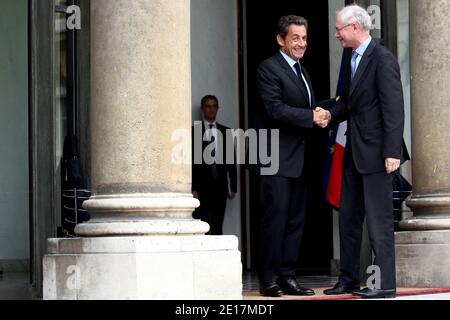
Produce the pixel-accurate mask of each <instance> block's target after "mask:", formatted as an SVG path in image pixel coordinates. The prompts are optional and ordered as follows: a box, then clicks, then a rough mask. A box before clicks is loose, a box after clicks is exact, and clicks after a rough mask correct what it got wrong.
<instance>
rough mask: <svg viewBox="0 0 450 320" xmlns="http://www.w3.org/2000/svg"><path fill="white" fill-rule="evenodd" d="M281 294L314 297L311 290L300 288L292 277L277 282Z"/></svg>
mask: <svg viewBox="0 0 450 320" xmlns="http://www.w3.org/2000/svg"><path fill="white" fill-rule="evenodd" d="M278 284H279V285H280V288H281V290H283V293H285V294H287V295H291V296H313V295H315V293H314V291H313V290H312V289H308V288H304V287H302V286H300V285H299V284H298V282H297V280H296V279H295V278H294V277H289V278H284V279H283V278H281V279H279V280H278Z"/></svg>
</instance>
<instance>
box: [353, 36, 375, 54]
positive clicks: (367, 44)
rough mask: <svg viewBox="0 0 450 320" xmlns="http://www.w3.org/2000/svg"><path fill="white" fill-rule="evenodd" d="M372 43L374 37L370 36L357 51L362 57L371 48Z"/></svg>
mask: <svg viewBox="0 0 450 320" xmlns="http://www.w3.org/2000/svg"><path fill="white" fill-rule="evenodd" d="M371 42H372V37H371V36H369V37H368V38H367V39H366V41H364V42H363V43H361V45H360V46H359V47H358V48H357V49H356V50H355V51H356V52H357V53H358V54H359V55H360V56H361V57H362V56H363V55H364V52H366V50H367V48H368V47H369V45H370V43H371Z"/></svg>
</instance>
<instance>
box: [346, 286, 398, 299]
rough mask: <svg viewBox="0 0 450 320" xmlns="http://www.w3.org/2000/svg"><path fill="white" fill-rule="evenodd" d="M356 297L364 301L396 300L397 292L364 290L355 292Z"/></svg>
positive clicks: (392, 290)
mask: <svg viewBox="0 0 450 320" xmlns="http://www.w3.org/2000/svg"><path fill="white" fill-rule="evenodd" d="M352 294H353V295H354V296H358V297H362V298H363V299H382V298H395V296H396V290H395V289H389V290H380V289H369V288H365V289H362V290H356V291H353V292H352Z"/></svg>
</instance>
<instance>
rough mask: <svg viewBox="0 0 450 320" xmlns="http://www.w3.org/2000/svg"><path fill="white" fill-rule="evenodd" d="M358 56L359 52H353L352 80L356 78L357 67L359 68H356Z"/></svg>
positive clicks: (351, 63)
mask: <svg viewBox="0 0 450 320" xmlns="http://www.w3.org/2000/svg"><path fill="white" fill-rule="evenodd" d="M358 56H359V54H358V52H356V51H353V53H352V61H351V62H350V65H351V67H352V80H353V78H354V77H355V73H356V67H357V66H356V60H357V59H358Z"/></svg>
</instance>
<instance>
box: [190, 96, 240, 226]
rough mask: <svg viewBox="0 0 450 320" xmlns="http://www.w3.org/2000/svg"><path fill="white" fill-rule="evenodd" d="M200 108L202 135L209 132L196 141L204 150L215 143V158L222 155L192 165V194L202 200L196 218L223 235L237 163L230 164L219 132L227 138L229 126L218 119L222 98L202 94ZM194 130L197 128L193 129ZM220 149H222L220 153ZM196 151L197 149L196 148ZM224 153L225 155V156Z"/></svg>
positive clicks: (235, 184) (233, 190)
mask: <svg viewBox="0 0 450 320" xmlns="http://www.w3.org/2000/svg"><path fill="white" fill-rule="evenodd" d="M201 110H202V114H203V122H201V123H200V125H201V126H202V127H201V129H200V128H197V130H202V131H201V132H202V137H204V136H205V134H206V137H207V139H206V141H203V139H202V141H195V139H194V140H193V144H196V143H201V144H202V148H201V149H199V150H201V151H202V153H203V152H204V150H205V148H207V147H208V146H210V145H211V144H213V146H214V148H213V151H212V153H213V157H215V158H218V157H221V158H222V159H220V161H216V160H219V159H215V161H214V163H212V164H207V163H205V161H204V159H203V157H202V163H199V164H196V163H194V164H193V167H192V194H193V195H194V197H195V198H197V199H199V200H200V207H199V208H197V209H196V210H195V212H194V218H196V219H201V220H202V221H205V222H207V223H208V224H209V226H210V232H209V234H211V235H222V234H223V220H224V217H225V208H226V204H227V198H228V199H230V200H233V199H234V198H235V196H236V192H237V166H236V163H231V164H227V163H226V159H227V153H226V148H225V146H226V145H227V144H226V140H225V141H223V140H222V139H218V134H220V136H221V137H223V139H228V138H229V136H230V135H227V132H226V131H227V129H229V128H227V127H225V126H223V125H221V124H219V123H218V122H217V121H216V118H217V113H218V111H219V100H218V99H217V98H216V97H215V96H212V95H207V96H205V97H203V99H202V101H201ZM194 130H195V128H194ZM193 136H195V135H193ZM218 148H221V151H223V152H218V151H219V150H218ZM194 150H196V148H195V147H194ZM222 156H223V157H222Z"/></svg>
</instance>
